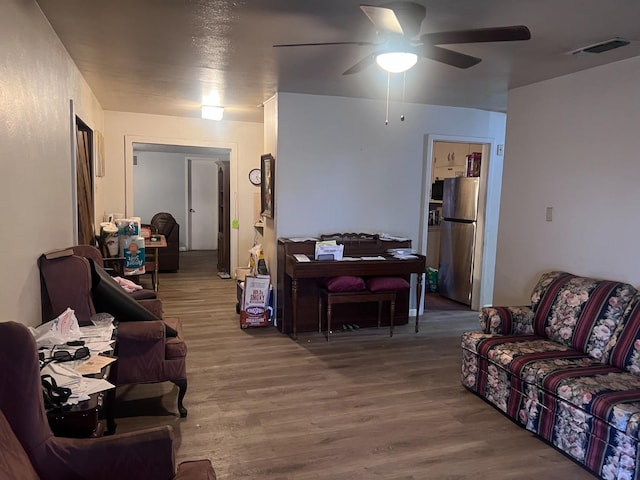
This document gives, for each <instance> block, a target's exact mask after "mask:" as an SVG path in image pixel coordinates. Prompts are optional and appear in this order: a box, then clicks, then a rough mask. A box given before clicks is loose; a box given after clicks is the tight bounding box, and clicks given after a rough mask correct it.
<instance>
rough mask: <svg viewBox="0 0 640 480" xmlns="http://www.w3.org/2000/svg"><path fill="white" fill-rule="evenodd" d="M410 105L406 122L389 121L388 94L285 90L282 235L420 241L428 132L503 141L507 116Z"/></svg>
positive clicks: (281, 105) (281, 104)
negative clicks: (370, 235) (382, 97)
mask: <svg viewBox="0 0 640 480" xmlns="http://www.w3.org/2000/svg"><path fill="white" fill-rule="evenodd" d="M391 108H394V106H393V105H392V107H391ZM396 108H397V107H396ZM404 111H405V115H406V120H405V121H404V122H400V121H399V120H393V118H394V117H392V116H390V118H391V121H390V123H389V125H386V126H385V123H384V119H385V105H384V102H383V101H377V100H363V99H349V98H342V97H326V96H314V95H300V94H284V93H280V94H279V95H278V157H277V158H276V170H277V173H276V176H277V185H276V201H277V215H278V217H277V220H276V221H277V233H278V236H280V237H282V236H284V237H287V236H301V235H317V234H320V233H326V232H340V231H353V232H386V233H390V234H394V235H402V236H406V237H408V238H411V239H412V240H413V242H414V245H417V241H418V238H419V234H420V215H421V209H422V204H423V199H422V196H421V194H422V188H423V185H422V184H423V175H424V171H423V169H424V165H423V159H424V155H425V148H424V147H425V135H426V134H441V135H456V136H468V137H491V138H495V139H496V141H498V142H499V143H502V139H504V117H505V116H504V114H499V113H495V112H486V111H481V110H475V109H465V108H452V107H440V106H433V105H416V104H406V105H405V109H404Z"/></svg>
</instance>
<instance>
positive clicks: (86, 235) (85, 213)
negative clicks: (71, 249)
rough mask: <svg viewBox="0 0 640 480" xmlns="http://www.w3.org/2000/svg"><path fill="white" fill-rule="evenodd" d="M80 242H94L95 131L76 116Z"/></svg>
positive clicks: (91, 243)
mask: <svg viewBox="0 0 640 480" xmlns="http://www.w3.org/2000/svg"><path fill="white" fill-rule="evenodd" d="M76 143H77V145H76V198H77V209H78V210H77V214H78V244H80V245H82V244H86V245H93V244H94V237H95V233H94V204H93V168H92V166H93V153H92V152H93V148H92V147H93V132H92V130H91V129H90V128H89V127H87V126H86V125H85V124H84V123H83V122H82V121H81V120H80V119H79V118H77V117H76Z"/></svg>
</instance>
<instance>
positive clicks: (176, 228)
mask: <svg viewBox="0 0 640 480" xmlns="http://www.w3.org/2000/svg"><path fill="white" fill-rule="evenodd" d="M151 227H152V228H153V229H154V230H155V231H156V232H157V233H158V234H160V235H164V237H165V239H166V240H167V247H166V248H160V249H158V269H159V271H160V272H176V271H178V270H179V269H180V225H179V224H178V222H176V219H175V218H173V215H171V214H170V213H167V212H160V213H156V214H155V215H154V216H153V218H152V219H151Z"/></svg>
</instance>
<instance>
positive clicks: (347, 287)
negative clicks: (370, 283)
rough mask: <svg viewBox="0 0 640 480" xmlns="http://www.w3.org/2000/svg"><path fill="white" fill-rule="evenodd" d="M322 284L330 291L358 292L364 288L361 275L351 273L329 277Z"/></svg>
mask: <svg viewBox="0 0 640 480" xmlns="http://www.w3.org/2000/svg"><path fill="white" fill-rule="evenodd" d="M324 286H325V288H326V289H327V290H329V291H330V292H359V291H360V290H364V289H365V288H366V287H365V285H364V280H363V279H362V278H361V277H354V276H352V275H340V276H338V277H331V278H329V279H327V280H326V281H325V282H324Z"/></svg>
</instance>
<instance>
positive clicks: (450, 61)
mask: <svg viewBox="0 0 640 480" xmlns="http://www.w3.org/2000/svg"><path fill="white" fill-rule="evenodd" d="M417 50H418V52H420V54H421V55H422V56H423V57H425V58H429V59H431V60H435V61H436V62H440V63H446V64H447V65H451V66H452V67H458V68H469V67H473V66H474V65H477V64H478V63H480V62H481V61H482V59H481V58H478V57H472V56H471V55H466V54H464V53H459V52H454V51H453V50H449V49H448V48H442V47H436V46H435V45H422V46H420V47H418V49H417Z"/></svg>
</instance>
